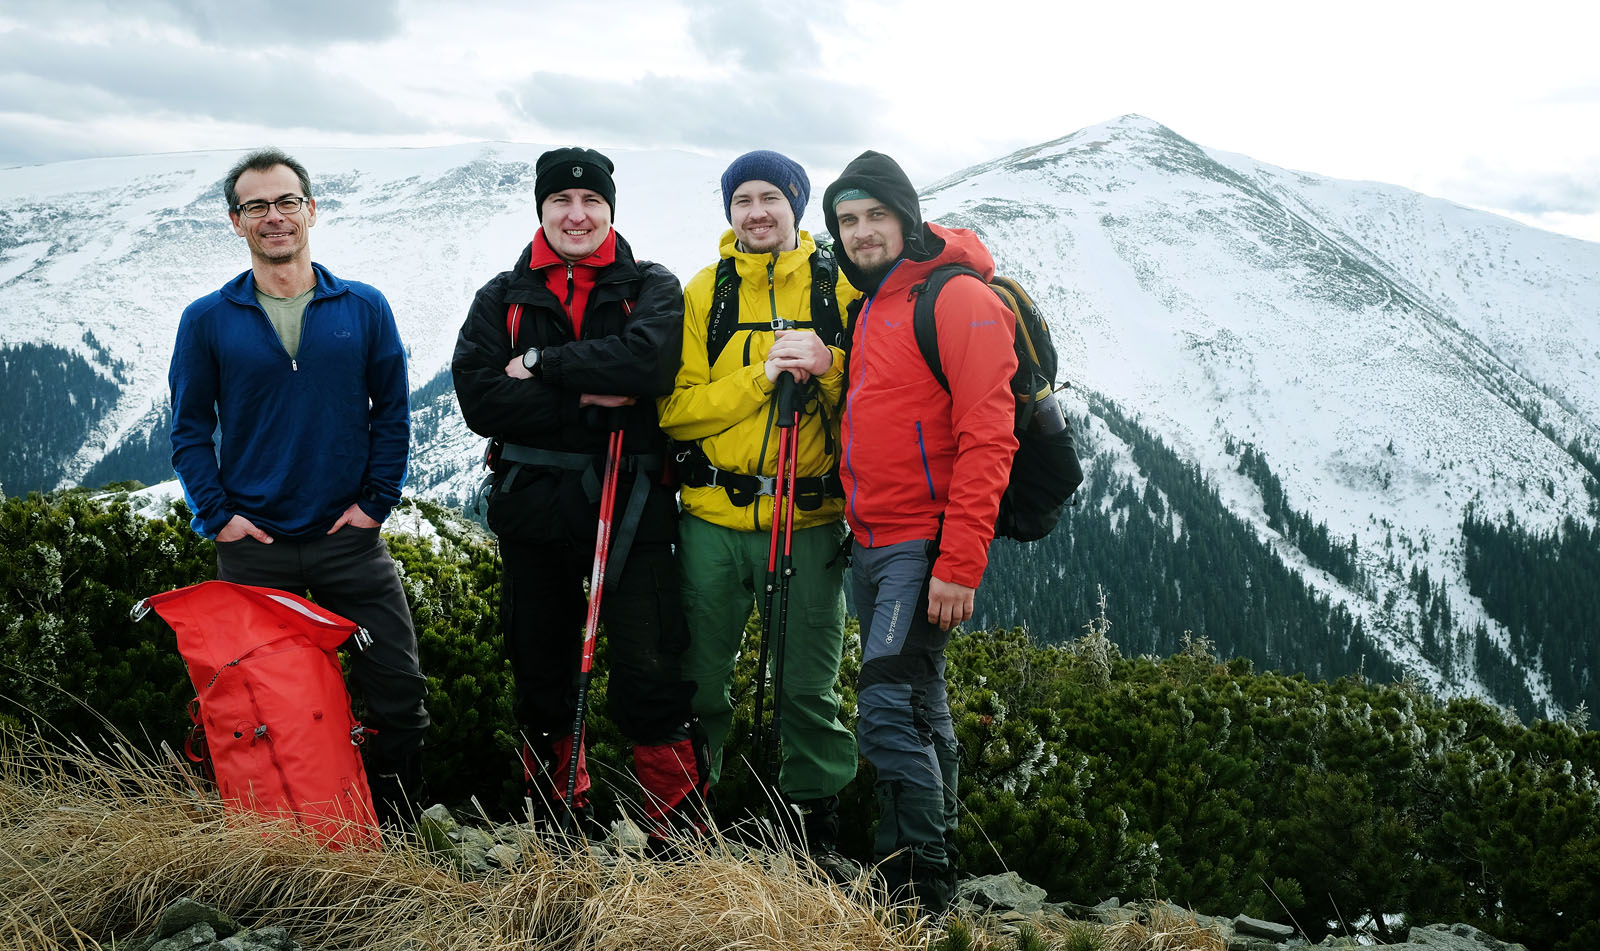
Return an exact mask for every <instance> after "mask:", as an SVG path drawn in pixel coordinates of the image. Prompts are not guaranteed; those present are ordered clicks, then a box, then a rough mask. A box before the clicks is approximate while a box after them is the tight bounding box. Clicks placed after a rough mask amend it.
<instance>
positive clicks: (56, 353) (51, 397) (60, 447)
mask: <svg viewBox="0 0 1600 951" xmlns="http://www.w3.org/2000/svg"><path fill="white" fill-rule="evenodd" d="M116 400H117V384H116V383H115V382H113V381H111V380H109V379H106V378H105V377H103V376H101V375H100V373H99V372H98V371H96V370H95V368H94V367H93V366H91V365H90V364H89V362H88V361H87V360H85V359H84V358H83V357H81V356H79V355H78V354H76V353H73V352H72V351H70V350H65V349H62V348H61V347H58V346H55V345H54V344H48V343H42V344H41V343H23V344H17V345H14V346H8V347H5V348H3V349H0V406H3V407H5V412H4V413H0V486H3V487H4V488H5V491H6V492H7V493H9V494H13V495H15V494H19V493H25V492H33V491H43V490H48V489H53V488H55V486H56V483H58V482H59V481H61V475H62V472H63V467H64V465H65V464H66V462H67V460H68V459H70V458H71V457H72V456H73V454H75V453H76V452H77V451H78V449H79V448H80V447H81V446H82V445H83V440H84V438H85V437H86V436H87V435H88V434H89V432H90V430H92V429H93V428H94V427H95V426H96V425H97V424H99V422H100V420H101V417H103V416H104V415H105V414H106V412H107V411H108V410H109V409H110V408H111V407H112V405H113V404H115V403H116Z"/></svg>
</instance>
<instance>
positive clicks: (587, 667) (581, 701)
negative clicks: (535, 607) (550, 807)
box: [564, 429, 622, 829]
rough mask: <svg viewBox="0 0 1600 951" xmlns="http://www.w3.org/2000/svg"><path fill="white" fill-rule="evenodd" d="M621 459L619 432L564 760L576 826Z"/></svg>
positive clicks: (614, 437) (609, 450) (606, 483)
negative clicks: (569, 745) (568, 753)
mask: <svg viewBox="0 0 1600 951" xmlns="http://www.w3.org/2000/svg"><path fill="white" fill-rule="evenodd" d="M621 460H622V430H621V429H615V430H613V431H612V432H611V435H610V437H609V438H608V440H607V442H606V468H605V478H604V480H603V481H602V483H601V487H600V522H599V525H598V527H597V528H596V530H595V539H594V567H593V568H592V569H591V570H590V573H589V617H588V620H587V621H585V622H584V627H583V656H582V659H580V660H579V661H578V707H577V711H576V712H575V713H574V714H573V717H572V755H571V756H570V757H568V759H567V794H566V797H565V799H564V802H565V803H566V806H567V811H566V817H565V820H564V821H565V822H566V823H567V824H568V826H569V829H576V827H577V805H578V803H577V799H578V757H579V756H580V755H581V754H582V752H583V719H584V713H585V712H586V710H585V708H586V707H587V706H588V701H589V677H590V675H591V673H593V671H594V645H595V640H596V635H597V633H598V631H599V628H600V595H601V594H603V593H604V591H605V581H606V554H607V549H609V548H610V547H611V513H612V510H613V509H614V508H615V507H616V500H617V470H618V468H619V467H620V463H621Z"/></svg>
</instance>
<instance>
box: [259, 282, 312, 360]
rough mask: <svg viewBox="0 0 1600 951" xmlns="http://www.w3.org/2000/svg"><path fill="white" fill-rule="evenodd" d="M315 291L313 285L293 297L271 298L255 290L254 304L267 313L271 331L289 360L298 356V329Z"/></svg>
mask: <svg viewBox="0 0 1600 951" xmlns="http://www.w3.org/2000/svg"><path fill="white" fill-rule="evenodd" d="M316 289H317V288H316V286H315V285H313V286H311V287H308V288H306V292H305V293H304V294H300V295H298V296H295V297H273V296H272V295H271V294H268V293H266V292H264V291H262V290H261V289H260V288H257V289H256V303H258V304H260V305H261V309H262V310H264V311H266V312H267V319H268V320H270V321H272V329H273V330H276V331H277V332H278V339H279V340H282V341H283V349H285V350H287V351H289V359H291V360H294V359H297V358H298V357H299V356H300V328H301V326H302V325H303V324H304V322H305V316H306V304H307V303H308V302H309V301H310V300H311V294H312V292H313V291H315V290H316Z"/></svg>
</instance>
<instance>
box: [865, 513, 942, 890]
mask: <svg viewBox="0 0 1600 951" xmlns="http://www.w3.org/2000/svg"><path fill="white" fill-rule="evenodd" d="M936 550H937V549H936V548H935V543H934V542H932V541H910V542H901V543H900V544H896V545H885V546H883V547H880V548H868V547H866V546H864V545H862V544H861V543H860V542H856V544H855V546H854V550H853V553H852V564H851V576H850V583H851V586H852V591H853V593H854V595H855V604H856V612H857V614H858V615H859V616H860V619H861V677H860V681H859V683H858V685H857V692H856V734H857V738H858V741H859V744H860V748H861V754H862V755H863V756H865V757H866V758H867V760H868V762H870V763H872V765H873V766H874V767H876V769H877V771H878V785H877V790H876V792H877V799H878V811H879V819H878V831H877V835H876V836H875V837H874V841H873V850H874V852H875V854H876V857H877V858H878V859H879V860H882V859H885V858H887V857H889V856H890V855H893V854H894V853H897V852H900V853H903V854H904V856H905V857H906V858H907V859H910V860H914V862H915V864H916V865H917V866H919V870H918V871H917V873H916V875H917V877H918V878H924V877H931V876H940V875H949V874H952V868H953V855H952V854H951V853H950V851H949V844H948V842H949V838H950V836H951V835H952V834H953V833H954V831H955V828H956V806H957V802H956V780H957V760H956V737H955V730H954V727H953V726H952V724H951V721H950V699H949V695H948V694H947V692H946V690H945V680H944V648H945V645H946V644H947V643H949V640H950V632H949V631H941V630H939V629H938V628H937V627H935V626H934V625H932V624H930V623H929V622H928V581H929V578H930V576H931V572H932V568H933V559H934V555H935V553H936Z"/></svg>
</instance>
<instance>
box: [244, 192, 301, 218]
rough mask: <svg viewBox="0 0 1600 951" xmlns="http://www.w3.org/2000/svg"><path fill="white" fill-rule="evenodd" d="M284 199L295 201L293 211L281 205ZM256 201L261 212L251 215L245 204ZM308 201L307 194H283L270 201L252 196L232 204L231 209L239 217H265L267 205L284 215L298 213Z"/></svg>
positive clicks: (253, 203)
mask: <svg viewBox="0 0 1600 951" xmlns="http://www.w3.org/2000/svg"><path fill="white" fill-rule="evenodd" d="M286 201H292V202H296V205H295V209H294V210H293V211H289V210H288V209H286V208H284V207H283V205H282V203H283V202H286ZM257 203H260V205H261V208H260V212H261V214H259V215H252V214H251V213H250V211H249V209H248V208H247V206H249V205H255V204H257ZM310 203H311V196H309V195H284V196H283V197H282V198H274V199H272V200H271V201H267V200H266V199H265V198H253V199H251V200H250V201H242V202H240V203H239V204H237V205H234V206H233V210H234V211H235V212H237V213H238V215H239V216H240V217H241V218H265V217H266V216H267V209H268V208H269V207H270V208H276V209H278V211H279V212H281V213H283V214H285V215H298V214H299V213H300V211H301V209H302V208H304V207H305V206H306V205H309V204H310Z"/></svg>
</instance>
